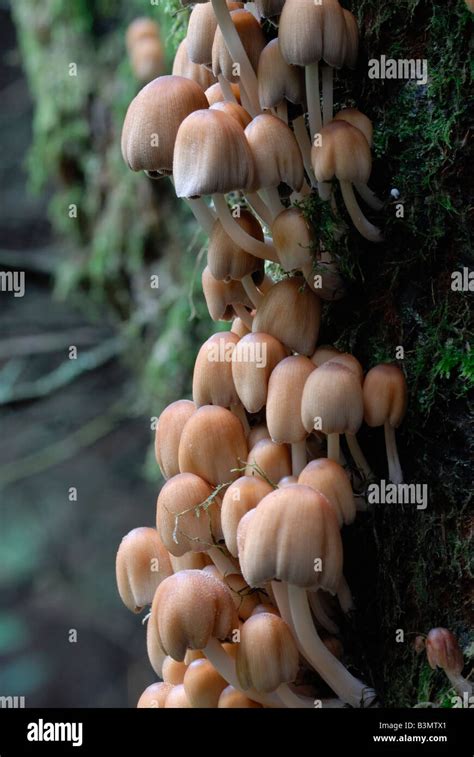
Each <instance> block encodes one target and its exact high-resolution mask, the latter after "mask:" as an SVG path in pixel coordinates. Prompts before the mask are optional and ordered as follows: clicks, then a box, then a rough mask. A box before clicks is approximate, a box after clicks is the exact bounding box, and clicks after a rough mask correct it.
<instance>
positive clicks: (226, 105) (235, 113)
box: [210, 100, 252, 129]
mask: <svg viewBox="0 0 474 757" xmlns="http://www.w3.org/2000/svg"><path fill="white" fill-rule="evenodd" d="M210 109H211V110H220V111H221V112H222V113H227V115H228V116H232V118H235V119H236V121H237V123H238V124H240V126H241V127H242V129H245V128H246V127H247V126H248V125H249V123H250V122H251V120H252V116H251V115H250V113H249V112H248V111H246V110H245V108H243V107H242V105H239V103H231V102H228V101H227V100H224V101H219V102H216V103H214V104H213V105H211V107H210Z"/></svg>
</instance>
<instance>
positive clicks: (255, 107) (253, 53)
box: [212, 9, 265, 115]
mask: <svg viewBox="0 0 474 757" xmlns="http://www.w3.org/2000/svg"><path fill="white" fill-rule="evenodd" d="M230 18H231V22H232V24H233V26H234V28H235V29H236V31H237V34H238V36H239V37H240V40H241V42H242V45H243V47H244V49H245V52H246V54H247V58H248V60H249V62H250V65H251V67H252V70H253V74H254V85H253V86H252V90H251V92H248V91H247V87H246V84H245V83H244V82H243V81H242V80H241V71H240V68H237V67H236V65H235V63H236V59H235V58H234V57H233V56H232V54H231V53H230V52H229V49H230V48H229V47H228V45H227V40H226V39H225V36H224V34H223V30H222V29H221V28H220V27H218V28H217V29H216V33H215V35H214V41H213V45H212V72H213V74H214V76H216V77H218V79H219V82H220V84H221V87H222V88H223V89H224V87H225V86H226V83H227V82H239V81H240V92H241V98H242V101H243V103H244V104H245V107H246V109H247V110H248V111H249V112H250V113H252V115H257V114H258V113H259V112H260V104H259V102H258V88H257V87H256V86H255V85H256V83H257V82H256V78H255V73H256V71H257V67H258V59H259V58H260V53H261V52H262V50H263V48H264V47H265V35H264V33H263V31H262V28H261V26H260V24H259V23H258V21H257V19H256V18H255V16H254V15H253V14H252V13H250V12H249V11H247V10H244V9H237V10H233V11H230ZM236 69H237V70H236ZM224 91H225V90H224Z"/></svg>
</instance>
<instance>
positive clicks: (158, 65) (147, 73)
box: [130, 37, 164, 84]
mask: <svg viewBox="0 0 474 757" xmlns="http://www.w3.org/2000/svg"><path fill="white" fill-rule="evenodd" d="M130 64H131V67H132V70H133V73H134V75H135V76H136V78H137V79H138V80H139V81H140V82H142V83H144V84H146V83H147V82H150V81H151V80H152V79H155V78H156V77H157V76H159V75H160V74H161V73H162V72H163V69H164V53H163V47H162V44H161V42H160V40H159V38H158V37H143V38H142V39H141V40H140V41H139V42H137V43H136V44H135V45H134V47H133V48H132V50H131V51H130Z"/></svg>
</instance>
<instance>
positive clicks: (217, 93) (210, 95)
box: [204, 82, 240, 106]
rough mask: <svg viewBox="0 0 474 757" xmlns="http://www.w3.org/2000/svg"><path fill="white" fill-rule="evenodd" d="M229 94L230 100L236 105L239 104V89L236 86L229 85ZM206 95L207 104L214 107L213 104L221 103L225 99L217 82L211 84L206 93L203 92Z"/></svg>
mask: <svg viewBox="0 0 474 757" xmlns="http://www.w3.org/2000/svg"><path fill="white" fill-rule="evenodd" d="M230 92H231V94H232V100H233V101H234V100H235V102H237V103H240V89H239V85H238V84H230ZM204 94H205V95H206V99H207V101H208V103H209V105H210V106H211V105H215V103H218V102H223V101H225V99H226V97H225V95H224V93H223V91H222V87H221V85H220V84H219V82H217V83H216V84H212V86H210V87H208V88H207V89H206V91H205V92H204Z"/></svg>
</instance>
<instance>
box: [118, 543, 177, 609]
mask: <svg viewBox="0 0 474 757" xmlns="http://www.w3.org/2000/svg"><path fill="white" fill-rule="evenodd" d="M172 572H173V570H172V567H171V563H170V559H169V556H168V552H167V551H166V549H165V547H164V546H163V544H162V542H161V539H160V537H159V536H158V533H157V532H156V531H155V529H154V528H134V529H133V531H130V533H128V534H127V535H126V536H124V537H123V539H122V541H121V543H120V546H119V548H118V552H117V559H116V577H117V588H118V591H119V594H120V598H121V600H122V602H123V603H124V605H125V606H126V607H128V609H129V610H131V611H132V612H140V611H141V610H142V608H143V607H145V605H149V604H151V602H152V600H153V596H154V594H155V590H156V588H157V586H159V584H160V583H161V581H163V580H164V579H165V578H167V576H170V575H171V574H172Z"/></svg>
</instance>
